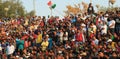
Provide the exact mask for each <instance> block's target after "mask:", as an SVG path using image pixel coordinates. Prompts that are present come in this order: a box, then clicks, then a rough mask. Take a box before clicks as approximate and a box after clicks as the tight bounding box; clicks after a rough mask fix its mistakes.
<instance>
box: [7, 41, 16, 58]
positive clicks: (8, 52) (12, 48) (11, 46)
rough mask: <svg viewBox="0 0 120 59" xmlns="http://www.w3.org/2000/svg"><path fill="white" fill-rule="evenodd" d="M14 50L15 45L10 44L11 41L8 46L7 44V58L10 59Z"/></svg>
mask: <svg viewBox="0 0 120 59" xmlns="http://www.w3.org/2000/svg"><path fill="white" fill-rule="evenodd" d="M14 51H15V47H14V45H12V43H10V44H9V45H8V46H7V53H6V54H7V59H10V58H11V56H12V54H13V53H14Z"/></svg>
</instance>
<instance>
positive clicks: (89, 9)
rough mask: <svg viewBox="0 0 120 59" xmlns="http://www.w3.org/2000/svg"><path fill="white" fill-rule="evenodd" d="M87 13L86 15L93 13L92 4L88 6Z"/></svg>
mask: <svg viewBox="0 0 120 59" xmlns="http://www.w3.org/2000/svg"><path fill="white" fill-rule="evenodd" d="M87 12H88V15H90V14H93V13H94V8H93V6H92V3H90V4H89V6H88V9H87Z"/></svg>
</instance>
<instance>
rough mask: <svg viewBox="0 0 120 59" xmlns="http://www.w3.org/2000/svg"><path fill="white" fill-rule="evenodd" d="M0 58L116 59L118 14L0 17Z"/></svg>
mask: <svg viewBox="0 0 120 59" xmlns="http://www.w3.org/2000/svg"><path fill="white" fill-rule="evenodd" d="M0 59H120V11H116V12H108V11H106V13H103V12H100V13H99V14H97V13H94V10H93V7H91V6H89V8H88V12H87V13H83V14H78V15H69V16H65V17H64V18H63V19H60V18H59V17H54V16H51V17H49V18H46V17H44V16H43V17H41V16H34V17H29V16H26V17H17V18H1V19H0Z"/></svg>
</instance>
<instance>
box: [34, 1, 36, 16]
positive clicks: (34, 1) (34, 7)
mask: <svg viewBox="0 0 120 59" xmlns="http://www.w3.org/2000/svg"><path fill="white" fill-rule="evenodd" d="M33 8H34V16H35V15H36V11H35V0H33Z"/></svg>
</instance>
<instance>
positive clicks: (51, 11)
mask: <svg viewBox="0 0 120 59" xmlns="http://www.w3.org/2000/svg"><path fill="white" fill-rule="evenodd" d="M50 10H51V16H52V8H51V9H50Z"/></svg>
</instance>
